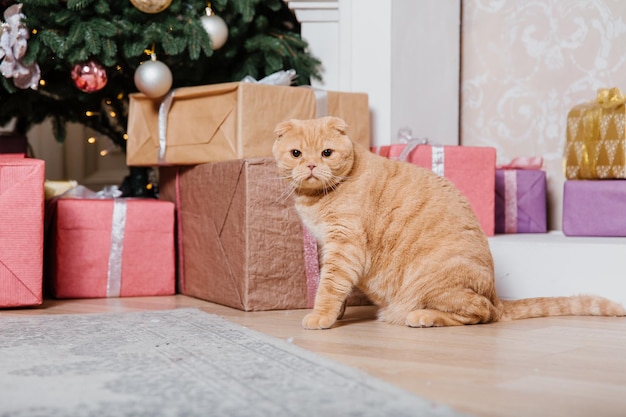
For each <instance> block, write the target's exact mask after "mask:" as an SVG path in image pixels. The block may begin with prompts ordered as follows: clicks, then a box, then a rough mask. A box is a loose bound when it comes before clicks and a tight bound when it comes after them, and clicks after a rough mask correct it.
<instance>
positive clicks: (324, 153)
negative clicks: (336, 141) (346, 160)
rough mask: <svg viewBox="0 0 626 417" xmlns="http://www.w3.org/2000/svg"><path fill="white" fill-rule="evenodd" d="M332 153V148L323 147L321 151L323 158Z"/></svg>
mask: <svg viewBox="0 0 626 417" xmlns="http://www.w3.org/2000/svg"><path fill="white" fill-rule="evenodd" d="M332 154H333V150H332V149H324V150H323V151H322V156H323V157H325V158H328V157H329V156H331V155H332Z"/></svg>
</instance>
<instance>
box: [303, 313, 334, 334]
mask: <svg viewBox="0 0 626 417" xmlns="http://www.w3.org/2000/svg"><path fill="white" fill-rule="evenodd" d="M335 321H336V319H335V318H334V317H330V316H324V315H321V314H319V313H309V314H307V315H306V316H304V319H302V327H304V328H305V329H307V330H320V329H330V327H331V326H332V325H333V324H334V323H335Z"/></svg>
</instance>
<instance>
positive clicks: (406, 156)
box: [371, 142, 496, 236]
mask: <svg viewBox="0 0 626 417" xmlns="http://www.w3.org/2000/svg"><path fill="white" fill-rule="evenodd" d="M407 146H409V148H407ZM371 149H372V151H373V152H374V153H377V154H379V155H381V156H384V157H387V158H390V159H396V160H405V161H407V162H410V163H413V164H415V165H418V166H421V167H423V168H427V169H431V170H433V171H434V172H435V173H437V174H438V175H442V176H444V177H446V178H448V179H449V180H450V181H452V183H453V184H454V185H455V186H456V187H457V188H458V189H459V190H460V191H461V193H463V195H464V196H465V197H466V198H467V199H468V201H469V203H470V205H471V207H472V209H473V210H474V213H475V214H476V216H477V217H478V220H479V222H480V225H481V226H482V228H483V231H484V232H485V233H486V234H487V236H493V235H494V232H495V172H496V150H495V148H491V147H480V146H447V145H446V146H442V145H427V144H417V145H416V144H415V142H412V143H409V144H408V145H407V144H394V145H390V146H381V147H377V148H371Z"/></svg>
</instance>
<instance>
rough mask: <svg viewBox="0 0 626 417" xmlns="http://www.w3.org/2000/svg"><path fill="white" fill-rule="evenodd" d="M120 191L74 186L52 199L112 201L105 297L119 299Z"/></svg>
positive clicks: (123, 225)
mask: <svg viewBox="0 0 626 417" xmlns="http://www.w3.org/2000/svg"><path fill="white" fill-rule="evenodd" d="M121 195H122V191H121V190H120V189H119V188H118V187H117V186H116V185H110V186H106V187H104V188H103V189H102V190H100V191H98V192H94V191H92V190H90V189H88V188H87V187H85V186H83V185H76V186H74V187H72V188H70V189H69V190H67V191H66V192H64V193H63V194H61V195H59V196H57V197H54V199H59V198H82V199H113V214H112V220H111V243H110V245H109V261H108V269H107V297H119V296H120V293H121V287H122V254H123V252H124V232H125V229H126V199H125V198H120V196H121Z"/></svg>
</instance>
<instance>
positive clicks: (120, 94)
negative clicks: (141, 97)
mask: <svg viewBox="0 0 626 417" xmlns="http://www.w3.org/2000/svg"><path fill="white" fill-rule="evenodd" d="M116 98H117V99H118V100H121V99H123V98H124V93H119V94H118V95H117V97H116Z"/></svg>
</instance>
